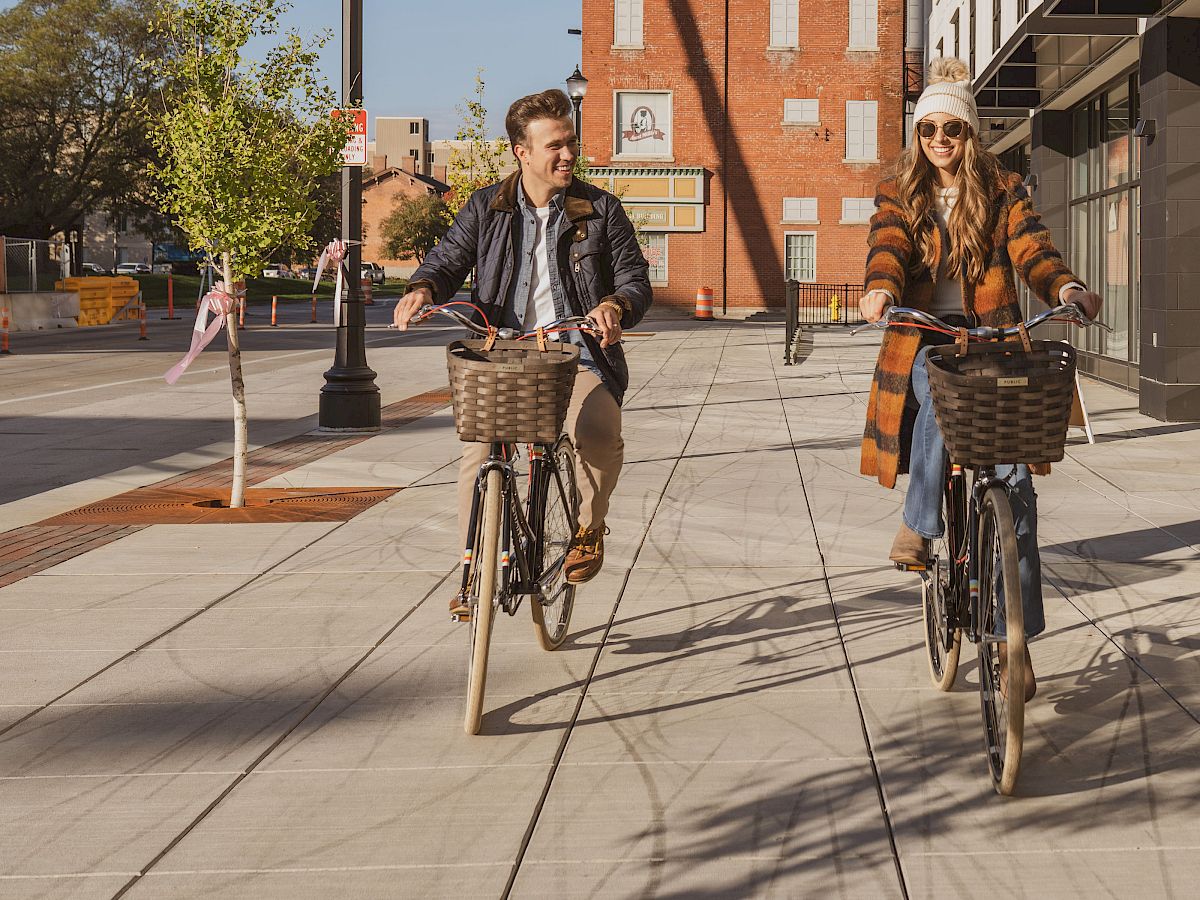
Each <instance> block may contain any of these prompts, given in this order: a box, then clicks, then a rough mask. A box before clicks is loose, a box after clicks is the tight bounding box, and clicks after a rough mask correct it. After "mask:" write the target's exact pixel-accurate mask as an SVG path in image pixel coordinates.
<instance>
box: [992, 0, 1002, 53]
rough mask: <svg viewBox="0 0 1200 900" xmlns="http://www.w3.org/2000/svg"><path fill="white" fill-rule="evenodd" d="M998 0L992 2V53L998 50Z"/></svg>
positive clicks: (999, 27)
mask: <svg viewBox="0 0 1200 900" xmlns="http://www.w3.org/2000/svg"><path fill="white" fill-rule="evenodd" d="M1001 9H1002V7H1001V6H1000V0H992V53H995V52H996V51H997V50H999V49H1000V32H1001V30H1002V25H1001V22H1000V10H1001Z"/></svg>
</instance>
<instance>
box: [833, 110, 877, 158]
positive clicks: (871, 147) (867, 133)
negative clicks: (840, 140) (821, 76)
mask: <svg viewBox="0 0 1200 900" xmlns="http://www.w3.org/2000/svg"><path fill="white" fill-rule="evenodd" d="M868 113H869V114H870V115H869V118H870V120H871V125H870V127H868V125H867V121H866V120H867V118H868ZM856 115H858V116H861V117H862V120H863V122H862V129H861V131H862V142H861V146H859V147H855V146H853V144H852V143H851V140H852V137H853V134H854V131H855V128H854V126H853V124H852V123H853V120H854V118H855V116H856ZM868 138H869V140H868ZM855 151H858V152H859V153H860V155H858V156H854V155H852V154H853V153H854V152H855ZM868 151H869V152H868ZM842 162H848V163H878V162H879V101H877V100H847V101H846V158H845V159H844V160H842Z"/></svg>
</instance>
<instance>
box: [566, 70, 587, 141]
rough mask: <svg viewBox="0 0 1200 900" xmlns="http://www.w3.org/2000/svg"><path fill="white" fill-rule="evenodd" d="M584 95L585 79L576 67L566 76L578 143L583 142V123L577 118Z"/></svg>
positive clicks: (585, 89)
mask: <svg viewBox="0 0 1200 900" xmlns="http://www.w3.org/2000/svg"><path fill="white" fill-rule="evenodd" d="M586 94H587V79H586V78H584V77H583V73H582V72H580V71H579V66H576V67H575V71H574V72H572V73H571V74H570V75H568V76H567V96H568V97H570V98H571V105H572V106H574V107H575V137H577V138H578V139H579V140H580V141H582V140H583V133H582V132H583V122H582V120H581V119H580V117H579V107H580V106H582V105H583V98H584V96H585V95H586Z"/></svg>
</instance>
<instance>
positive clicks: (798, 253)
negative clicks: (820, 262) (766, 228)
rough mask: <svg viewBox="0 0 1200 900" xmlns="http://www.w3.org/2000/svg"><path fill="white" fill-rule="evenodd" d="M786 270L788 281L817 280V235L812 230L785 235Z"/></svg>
mask: <svg viewBox="0 0 1200 900" xmlns="http://www.w3.org/2000/svg"><path fill="white" fill-rule="evenodd" d="M783 255H784V260H785V262H784V271H785V272H786V274H787V280H788V281H816V280H817V235H816V234H815V233H814V232H812V231H800V232H789V233H787V234H785V235H784V236H783Z"/></svg>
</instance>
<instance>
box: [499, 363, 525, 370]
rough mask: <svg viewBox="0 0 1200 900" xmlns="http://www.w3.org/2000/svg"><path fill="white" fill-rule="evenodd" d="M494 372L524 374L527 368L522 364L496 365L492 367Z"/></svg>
mask: <svg viewBox="0 0 1200 900" xmlns="http://www.w3.org/2000/svg"><path fill="white" fill-rule="evenodd" d="M492 371H493V372H524V371H525V367H524V366H523V365H521V364H520V363H496V365H494V366H492Z"/></svg>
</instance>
